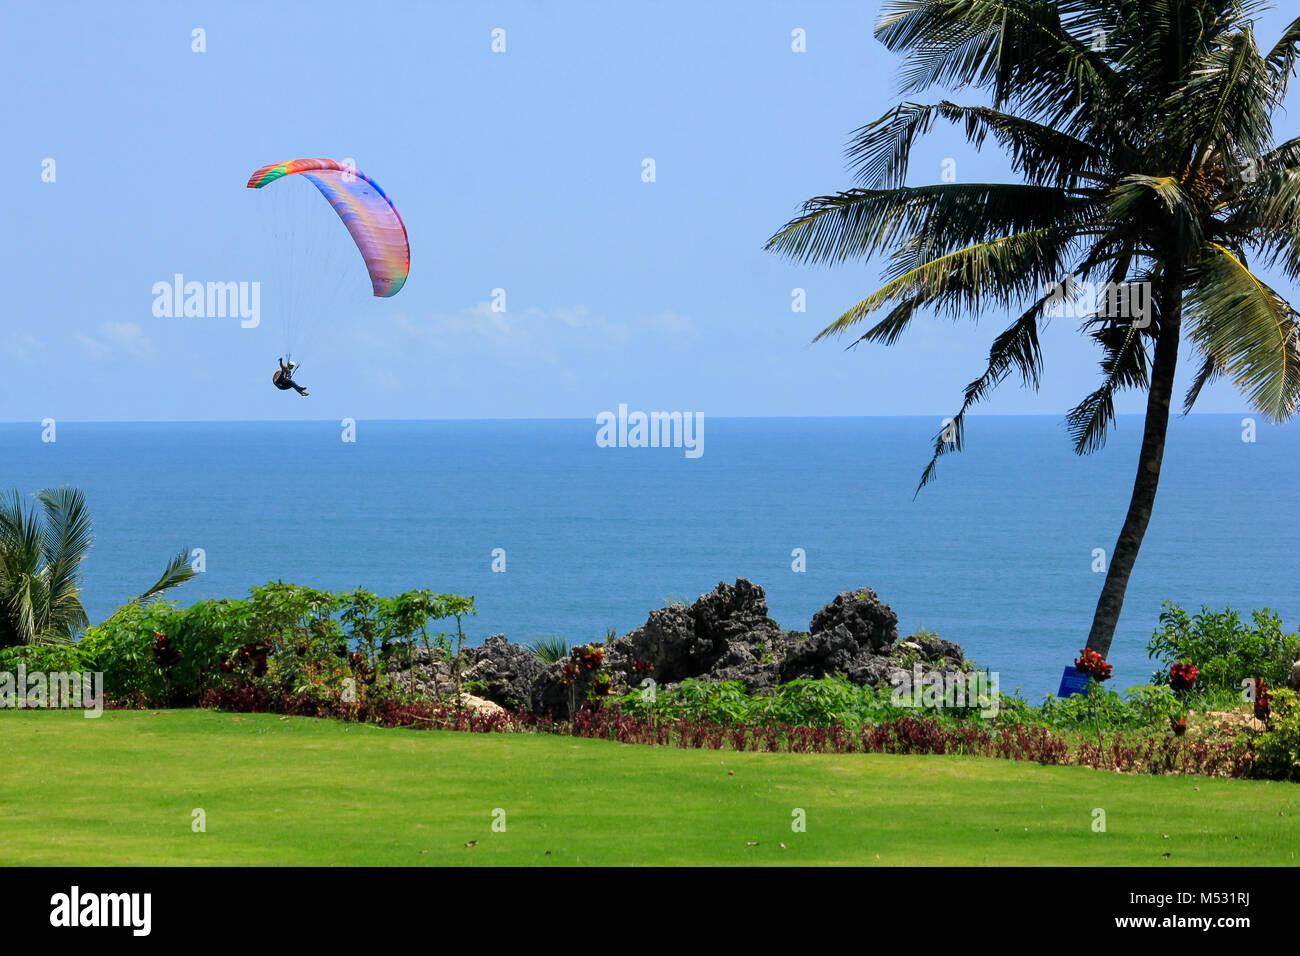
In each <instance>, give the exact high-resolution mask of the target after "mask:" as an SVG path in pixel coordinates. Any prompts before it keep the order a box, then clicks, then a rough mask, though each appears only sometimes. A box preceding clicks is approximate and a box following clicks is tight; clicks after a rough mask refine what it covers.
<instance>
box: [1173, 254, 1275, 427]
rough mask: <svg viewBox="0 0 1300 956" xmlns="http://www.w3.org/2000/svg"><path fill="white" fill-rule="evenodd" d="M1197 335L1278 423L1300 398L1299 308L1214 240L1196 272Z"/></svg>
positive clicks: (1193, 315)
mask: <svg viewBox="0 0 1300 956" xmlns="http://www.w3.org/2000/svg"><path fill="white" fill-rule="evenodd" d="M1187 302H1188V311H1189V320H1190V322H1191V336H1192V339H1193V341H1195V342H1196V344H1197V346H1198V347H1199V348H1200V350H1201V352H1202V354H1203V355H1207V356H1212V357H1213V360H1214V362H1215V364H1216V365H1217V366H1218V367H1219V368H1221V369H1222V370H1223V374H1225V375H1227V376H1228V377H1229V378H1231V379H1232V380H1233V382H1234V383H1235V384H1236V385H1237V387H1238V388H1240V389H1241V390H1242V391H1243V392H1244V393H1245V394H1246V396H1247V398H1248V399H1249V400H1250V402H1251V404H1252V405H1253V406H1254V407H1255V408H1256V409H1257V410H1258V411H1259V412H1260V413H1261V414H1263V415H1266V416H1268V417H1269V418H1270V419H1272V420H1273V421H1275V422H1279V421H1284V420H1286V419H1287V418H1290V417H1291V415H1293V414H1294V413H1295V410H1296V405H1297V402H1298V401H1300V325H1298V324H1297V321H1296V320H1297V317H1298V316H1297V313H1296V310H1295V309H1294V308H1293V307H1292V306H1291V304H1290V303H1289V302H1287V301H1286V300H1285V299H1284V298H1282V296H1281V295H1279V294H1278V293H1277V292H1276V291H1274V290H1273V289H1272V288H1270V287H1269V286H1268V285H1267V284H1265V283H1264V282H1263V281H1262V280H1261V279H1259V278H1258V277H1257V276H1256V275H1255V274H1254V273H1253V272H1251V271H1250V269H1249V268H1247V266H1246V264H1245V263H1243V262H1242V261H1241V260H1240V259H1238V258H1237V257H1236V256H1235V255H1233V254H1232V252H1231V251H1229V250H1228V249H1227V248H1225V247H1224V246H1222V245H1220V244H1218V243H1209V244H1208V247H1207V248H1206V249H1205V250H1204V252H1203V254H1202V256H1201V259H1200V262H1199V264H1198V265H1197V266H1196V267H1195V268H1194V269H1193V270H1192V271H1191V285H1190V287H1189V289H1188V292H1187Z"/></svg>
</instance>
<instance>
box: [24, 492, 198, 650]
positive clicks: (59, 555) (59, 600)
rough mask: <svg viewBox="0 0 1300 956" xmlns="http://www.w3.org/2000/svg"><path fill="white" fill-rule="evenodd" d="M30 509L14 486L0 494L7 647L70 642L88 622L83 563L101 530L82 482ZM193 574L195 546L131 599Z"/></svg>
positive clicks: (42, 496)
mask: <svg viewBox="0 0 1300 956" xmlns="http://www.w3.org/2000/svg"><path fill="white" fill-rule="evenodd" d="M36 499H37V501H38V502H39V503H40V510H39V511H38V510H37V509H35V508H32V509H30V510H29V509H28V508H26V507H25V506H24V504H23V499H22V496H21V495H20V494H19V493H18V492H17V491H13V492H11V493H10V494H8V495H7V496H5V497H4V498H0V648H3V647H8V646H11V645H15V644H66V643H69V642H71V641H72V640H74V639H75V638H76V636H77V635H78V633H80V631H81V630H82V628H84V627H85V626H86V624H87V623H88V622H87V618H86V610H85V608H84V607H82V604H81V563H82V561H84V560H85V558H86V555H87V554H88V553H89V552H90V546H91V544H92V543H93V541H94V533H93V530H92V525H91V520H90V510H89V509H88V508H87V507H86V499H85V496H84V495H83V494H82V493H81V491H79V490H78V489H76V488H53V489H47V490H45V491H41V492H39V493H38V494H37V495H36ZM193 576H194V569H193V567H192V566H191V565H190V562H189V551H188V549H182V550H181V551H180V552H178V553H177V554H176V555H175V556H174V557H173V558H172V559H171V560H170V561H169V562H168V563H167V567H166V568H165V569H164V570H163V573H162V576H161V577H160V578H159V579H158V581H157V583H155V584H154V585H153V587H151V588H150V589H149V590H147V591H145V592H144V593H143V594H141V595H140V596H138V597H135V598H132V603H146V602H148V601H151V600H153V599H154V598H155V597H157V596H158V595H159V594H161V593H162V592H164V591H167V590H169V589H171V588H174V587H176V586H178V585H180V584H183V583H185V582H186V581H188V580H189V579H190V578H192V577H193Z"/></svg>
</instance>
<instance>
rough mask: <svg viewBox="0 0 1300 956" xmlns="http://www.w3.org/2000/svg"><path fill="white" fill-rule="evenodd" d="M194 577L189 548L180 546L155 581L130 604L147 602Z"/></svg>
mask: <svg viewBox="0 0 1300 956" xmlns="http://www.w3.org/2000/svg"><path fill="white" fill-rule="evenodd" d="M192 577H194V567H193V565H191V564H190V551H189V548H181V550H180V551H179V552H177V553H176V555H175V556H174V557H173V558H172V559H171V560H170V561H168V562H167V567H166V569H165V570H164V571H163V573H162V577H160V578H159V579H158V580H157V582H156V583H155V584H154V586H153V587H151V588H150V589H149V590H147V591H145V592H144V593H143V594H141V595H140V596H139V597H134V598H132V599H131V603H132V604H148V603H149V602H150V601H152V600H153V599H154V598H156V597H157V596H158V595H160V594H162V593H163V592H164V591H168V590H170V589H171V588H175V587H179V586H180V585H182V584H184V583H185V582H186V581H188V580H189V579H190V578H192Z"/></svg>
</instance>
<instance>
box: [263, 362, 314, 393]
mask: <svg viewBox="0 0 1300 956" xmlns="http://www.w3.org/2000/svg"><path fill="white" fill-rule="evenodd" d="M278 361H279V363H280V370H279V371H278V372H276V373H275V374H274V375H272V376H271V383H272V384H273V385H274V386H275V387H276V388H278V389H279V390H280V391H282V392H287V391H288V390H289V389H291V388H292V389H294V390H295V391H297V393H298V394H299V395H306V394H307V389H305V388H303V387H302V386H301V385H299V384H298V383H297V382H295V381H294V380H293V373H294V372H295V371H297V370H298V369H299V368H301V367H302V366H300V365H294V363H293V360H292V359H290V360H289V364H288V365H285V364H284V359H278Z"/></svg>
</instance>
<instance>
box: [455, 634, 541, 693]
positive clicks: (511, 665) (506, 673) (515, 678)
mask: <svg viewBox="0 0 1300 956" xmlns="http://www.w3.org/2000/svg"><path fill="white" fill-rule="evenodd" d="M466 654H467V656H468V657H469V662H470V663H469V666H468V667H467V668H466V669H465V671H464V672H463V673H462V674H461V683H462V686H463V685H464V684H469V683H472V684H474V685H475V687H476V689H477V690H478V692H479V694H481V695H482V696H483V697H486V698H487V699H488V700H490V701H494V702H495V703H497V704H500V705H501V706H502V707H505V708H506V709H507V710H513V711H527V710H531V709H532V705H533V685H534V684H536V683H537V679H538V678H539V677H541V676H542V673H543V671H545V670H546V665H545V664H543V663H542V662H541V660H539V659H538V657H537V655H536V654H534V653H533V652H532V651H530V650H528V649H527V648H525V647H520V646H519V645H518V644H511V643H510V642H509V641H507V640H506V637H505V635H504V634H493V635H492V636H491V637H489V638H488V639H487V640H486V641H484V642H483V644H482V645H481V646H479V647H475V648H471V649H469V650H468V651H467V652H466Z"/></svg>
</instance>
